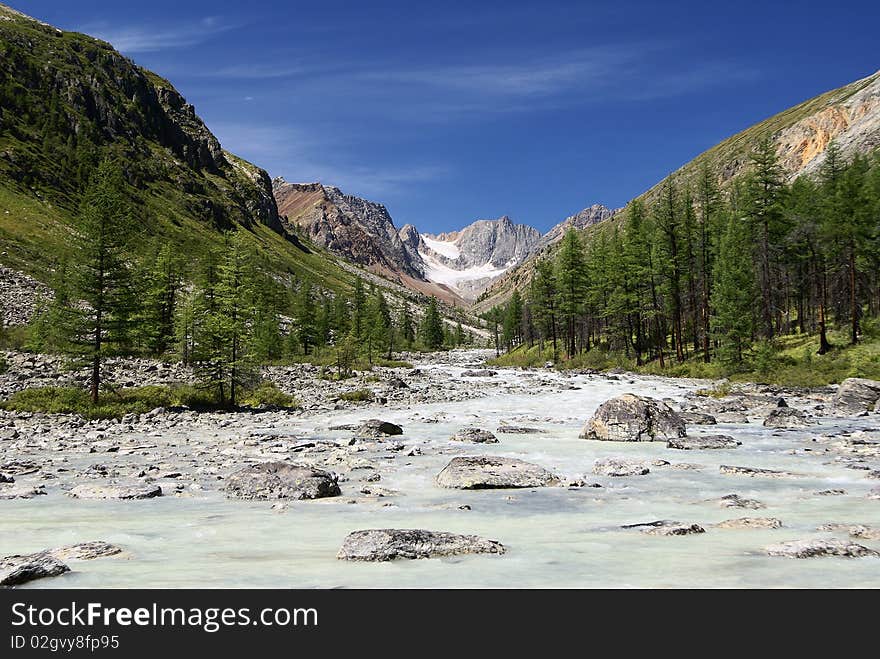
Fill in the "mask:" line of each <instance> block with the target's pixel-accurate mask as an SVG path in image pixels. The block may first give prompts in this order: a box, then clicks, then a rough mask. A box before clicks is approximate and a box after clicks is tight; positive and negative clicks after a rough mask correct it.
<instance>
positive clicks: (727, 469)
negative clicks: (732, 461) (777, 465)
mask: <svg viewBox="0 0 880 659" xmlns="http://www.w3.org/2000/svg"><path fill="white" fill-rule="evenodd" d="M718 471H720V472H721V473H722V474H737V475H741V476H750V477H752V478H754V477H755V476H766V477H768V478H788V477H796V476H798V474H793V473H791V472H789V471H777V470H776V469H758V468H757V467H738V466H735V465H721V466H719V467H718Z"/></svg>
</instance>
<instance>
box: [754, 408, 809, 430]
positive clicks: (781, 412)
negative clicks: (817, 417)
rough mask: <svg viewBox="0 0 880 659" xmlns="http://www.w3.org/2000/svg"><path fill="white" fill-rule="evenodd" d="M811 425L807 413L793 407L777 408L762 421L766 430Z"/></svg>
mask: <svg viewBox="0 0 880 659" xmlns="http://www.w3.org/2000/svg"><path fill="white" fill-rule="evenodd" d="M811 425H813V421H811V420H810V418H809V416H807V413H806V412H804V411H802V410H797V409H795V408H793V407H777V408H775V409H774V410H773V411H772V412H770V414H768V415H767V418H766V419H764V426H765V427H766V428H804V427H806V426H811Z"/></svg>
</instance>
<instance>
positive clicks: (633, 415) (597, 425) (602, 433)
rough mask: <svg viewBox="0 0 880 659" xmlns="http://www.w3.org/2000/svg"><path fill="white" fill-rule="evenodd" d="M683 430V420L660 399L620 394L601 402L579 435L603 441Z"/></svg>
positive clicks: (666, 435) (672, 434) (663, 436)
mask: <svg viewBox="0 0 880 659" xmlns="http://www.w3.org/2000/svg"><path fill="white" fill-rule="evenodd" d="M685 434H686V428H685V423H684V420H683V419H682V418H681V416H679V415H678V413H677V412H676V411H675V410H673V409H672V408H671V407H669V405H667V404H666V403H664V402H663V401H659V400H656V399H654V398H648V397H647V396H636V395H635V394H623V395H622V396H618V397H617V398H612V399H610V400H606V401H605V402H604V403H602V404H601V405H600V406H599V409H597V410H596V413H595V414H594V415H593V417H592V418H591V419H590V420H589V421H587V425H586V426H585V427H584V429H583V432H581V435H580V436H581V438H583V439H598V440H604V441H620V442H649V441H663V440H668V439H671V438H673V437H684V436H685Z"/></svg>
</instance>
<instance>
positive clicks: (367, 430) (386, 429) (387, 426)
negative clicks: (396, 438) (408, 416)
mask: <svg viewBox="0 0 880 659" xmlns="http://www.w3.org/2000/svg"><path fill="white" fill-rule="evenodd" d="M402 434H403V428H401V427H400V426H398V425H397V424H396V423H391V422H390V421H382V420H381V419H370V420H368V421H364V423H363V424H362V425H361V426H360V427H359V428H358V429H357V430H356V431H355V436H356V437H365V438H368V439H381V438H382V437H390V436H391V435H402Z"/></svg>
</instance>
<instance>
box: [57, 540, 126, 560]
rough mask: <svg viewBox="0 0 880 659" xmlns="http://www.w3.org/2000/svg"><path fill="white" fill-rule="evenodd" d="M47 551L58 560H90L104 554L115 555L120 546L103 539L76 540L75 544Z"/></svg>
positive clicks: (120, 548)
mask: <svg viewBox="0 0 880 659" xmlns="http://www.w3.org/2000/svg"><path fill="white" fill-rule="evenodd" d="M47 553H49V554H51V555H52V556H54V557H55V558H57V559H58V560H59V561H90V560H93V559H95V558H104V557H105V556H115V555H116V554H121V553H122V547H117V546H116V545H111V544H110V543H109V542H104V541H103V540H96V541H93V542H78V543H77V544H75V545H65V546H63V547H56V548H55V549H50V550H49V551H48V552H47Z"/></svg>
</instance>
